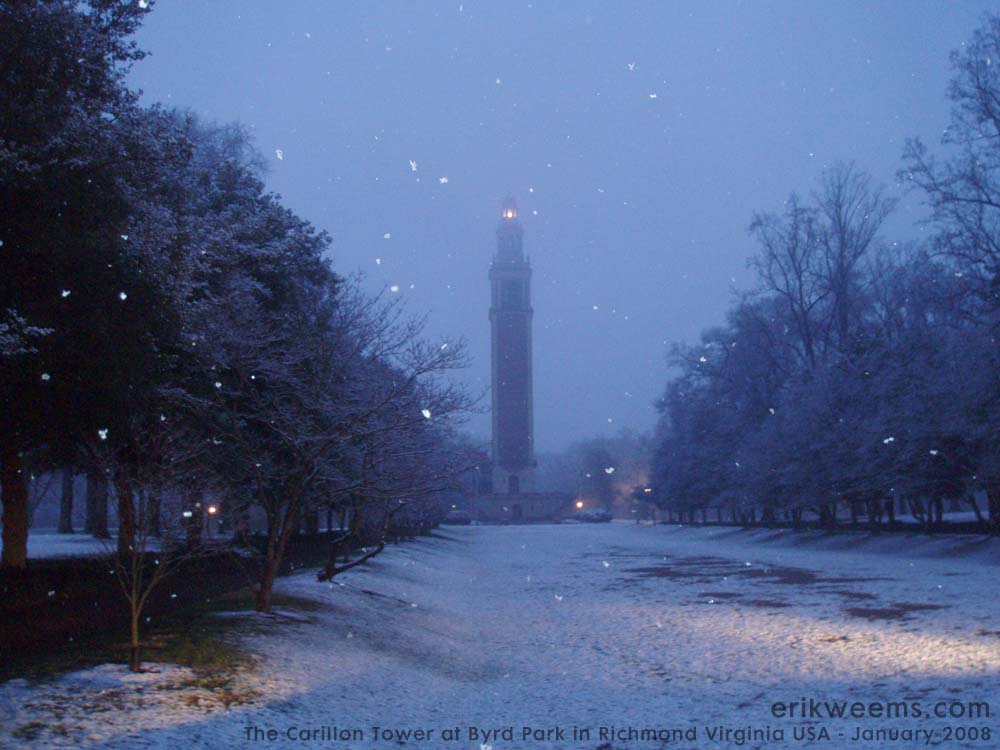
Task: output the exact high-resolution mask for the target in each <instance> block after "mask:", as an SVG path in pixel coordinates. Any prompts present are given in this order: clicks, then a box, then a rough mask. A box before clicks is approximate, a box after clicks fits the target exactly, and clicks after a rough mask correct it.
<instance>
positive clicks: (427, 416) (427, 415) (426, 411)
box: [420, 409, 431, 419]
mask: <svg viewBox="0 0 1000 750" xmlns="http://www.w3.org/2000/svg"><path fill="white" fill-rule="evenodd" d="M420 413H421V414H423V415H424V419H430V418H431V410H430V409H421V410H420Z"/></svg>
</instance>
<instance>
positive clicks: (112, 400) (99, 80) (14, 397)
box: [0, 0, 471, 610]
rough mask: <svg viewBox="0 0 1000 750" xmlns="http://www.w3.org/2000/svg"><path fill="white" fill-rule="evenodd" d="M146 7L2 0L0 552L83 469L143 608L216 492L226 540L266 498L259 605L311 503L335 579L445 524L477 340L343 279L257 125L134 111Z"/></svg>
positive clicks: (10, 548)
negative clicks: (32, 508)
mask: <svg viewBox="0 0 1000 750" xmlns="http://www.w3.org/2000/svg"><path fill="white" fill-rule="evenodd" d="M147 12H149V4H147V3H136V2H134V0H88V2H86V3H83V2H77V1H76V0H30V1H26V2H17V3H3V4H0V404H2V408H0V492H2V502H3V518H2V521H3V551H2V564H3V566H4V568H6V569H7V570H8V571H12V570H16V569H19V568H23V567H24V566H25V565H26V544H27V539H28V526H29V524H28V511H29V494H30V479H31V477H33V476H37V475H40V474H41V473H43V472H51V471H57V470H67V473H68V474H69V475H70V476H71V474H72V472H73V471H76V472H79V473H86V474H87V475H88V503H91V502H93V503H95V505H97V506H99V505H100V504H101V503H102V502H103V503H104V504H106V503H107V494H108V492H107V488H108V487H109V486H110V488H111V490H112V494H113V503H114V507H115V511H116V516H117V522H118V527H117V538H116V539H115V540H114V546H115V548H116V549H115V556H116V559H117V563H116V564H117V565H118V571H119V573H120V575H121V577H122V580H123V581H125V582H126V583H127V584H128V586H131V587H132V589H131V590H133V593H135V592H137V593H135V597H136V598H142V595H143V591H144V590H145V589H144V586H148V584H149V582H150V581H151V580H153V579H154V578H155V575H154V572H155V571H150V570H148V569H147V568H148V565H147V562H146V557H147V555H146V554H145V553H146V552H148V551H149V549H154V548H155V549H156V550H157V555H156V558H157V559H156V561H155V565H157V566H162V567H161V568H160V569H161V570H164V569H166V567H167V565H166V561H167V558H168V550H169V549H176V550H183V549H188V548H189V547H190V546H192V544H193V543H194V542H196V541H197V538H198V535H199V530H200V528H201V525H200V524H201V519H202V516H203V514H204V513H206V512H209V511H208V509H209V507H210V506H211V507H212V508H213V509H215V510H217V511H218V512H219V513H220V514H225V516H226V518H227V519H229V521H230V524H231V527H232V528H236V529H239V528H240V527H241V525H242V524H245V522H246V514H247V513H248V512H249V511H250V510H251V509H256V512H257V513H258V514H259V515H260V516H261V517H262V518H263V524H264V527H265V532H264V537H263V540H262V544H261V551H260V557H259V576H258V583H257V596H258V599H257V606H258V608H259V609H261V610H267V609H269V607H270V595H271V587H272V584H273V582H274V578H275V576H276V574H277V571H278V568H279V566H280V564H281V559H282V556H283V554H284V551H285V549H286V547H287V545H288V543H289V539H290V537H292V536H293V535H294V534H296V533H297V532H298V531H299V530H300V529H306V530H311V531H317V530H318V529H319V528H320V525H321V518H322V516H324V515H325V517H326V520H327V523H326V527H327V529H330V528H332V527H333V526H334V525H336V526H337V527H338V528H340V529H341V531H342V533H341V534H340V535H339V536H338V537H337V539H336V540H335V542H336V545H335V548H334V549H333V550H332V553H331V556H330V562H329V564H328V565H327V566H326V567H325V568H324V569H323V570H322V572H321V574H320V577H321V578H323V579H329V578H330V577H332V576H334V575H336V574H337V573H339V572H341V571H342V570H343V569H345V568H346V567H349V566H350V565H352V564H354V563H350V562H345V560H344V558H345V556H346V555H347V554H349V552H350V550H351V549H352V548H353V547H354V546H357V544H358V543H363V544H366V545H369V546H370V549H369V550H368V551H367V553H366V554H373V553H375V552H377V551H378V550H380V549H381V545H383V544H384V541H385V539H386V534H387V533H388V531H389V530H390V529H391V528H392V527H393V526H397V527H398V526H403V527H417V526H426V525H428V524H432V523H434V522H435V521H436V520H437V519H438V518H439V517H440V515H441V514H442V513H443V512H444V511H443V504H442V497H443V494H442V493H444V492H446V491H448V490H449V489H450V488H451V487H452V485H453V477H454V476H455V474H456V472H457V471H459V470H460V469H462V468H465V466H466V463H467V462H468V459H467V454H468V451H467V450H466V448H465V447H464V443H463V442H462V441H461V440H460V439H459V438H458V437H457V436H456V433H455V431H454V430H455V425H456V424H457V422H458V421H459V420H460V419H461V418H462V415H463V414H464V413H465V412H466V411H467V410H468V409H469V407H470V405H471V400H470V397H469V396H468V395H467V394H466V393H465V392H464V391H463V390H461V389H459V388H457V387H456V386H454V385H453V384H452V383H451V381H450V379H449V375H450V373H451V372H452V371H453V370H455V369H456V368H460V367H463V366H464V364H465V354H464V350H463V346H462V342H461V341H433V342H432V341H430V340H429V339H428V338H427V337H426V336H425V335H424V321H423V319H420V318H416V319H414V318H413V317H411V316H409V315H408V314H407V313H406V312H405V311H404V310H403V309H402V308H401V307H400V305H399V303H398V298H396V297H391V296H389V297H385V296H379V295H374V296H372V295H369V294H366V293H365V292H363V291H362V288H361V281H360V279H358V278H346V277H344V276H342V275H340V274H338V273H336V272H335V271H334V270H333V268H332V266H331V263H330V261H329V259H328V251H329V249H330V239H329V237H328V236H327V235H326V234H325V233H324V232H322V231H318V230H317V229H316V228H315V227H313V226H312V225H311V224H310V223H309V222H307V221H305V220H303V219H302V218H300V217H299V216H296V215H295V214H294V213H293V212H292V211H290V210H289V209H288V208H287V207H286V206H284V205H283V204H282V202H281V200H280V197H279V196H277V195H274V194H273V193H270V192H268V191H267V190H266V188H265V185H264V182H263V179H262V160H261V159H260V157H259V156H258V155H257V154H256V152H255V151H254V149H253V147H252V144H251V141H250V138H249V137H248V135H247V132H246V131H245V129H243V128H242V127H240V126H239V125H216V124H211V123H206V122H201V121H199V119H198V118H197V117H195V116H194V115H192V114H190V113H187V112H183V111H178V110H172V109H166V108H163V107H160V106H143V105H141V104H140V102H139V93H138V92H136V91H135V90H133V89H131V88H129V86H128V85H127V83H126V80H125V78H126V74H127V73H128V71H129V69H130V66H132V65H133V64H134V63H136V62H137V61H139V60H141V59H142V57H143V54H144V53H143V52H142V50H140V49H139V48H138V47H137V46H136V43H135V41H134V39H133V35H134V33H135V31H136V29H137V28H138V26H139V25H140V23H141V22H142V19H143V17H144V16H145V14H146V13H147ZM91 488H93V493H92V492H91ZM102 493H103V494H102ZM92 494H93V497H91V495H92ZM95 498H96V499H95ZM216 505H218V508H216ZM100 515H101V514H100V512H99V510H98V509H97V508H94V515H93V517H91V514H89V513H88V517H89V518H91V522H92V526H93V528H91V529H90V530H92V531H95V532H98V533H100V532H101V531H102V529H101V528H99V527H100V525H101V524H102V520H101V518H100ZM103 523H106V521H103ZM64 530H66V529H64ZM243 531H246V529H245V527H244V528H243ZM150 538H155V539H156V542H155V547H154V546H150V547H147V546H146V540H147V539H150ZM355 562H356V561H355ZM136 579H138V580H139V584H140V585H139V586H138V588H136V586H135V582H136Z"/></svg>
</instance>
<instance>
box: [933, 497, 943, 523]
mask: <svg viewBox="0 0 1000 750" xmlns="http://www.w3.org/2000/svg"><path fill="white" fill-rule="evenodd" d="M932 510H933V512H934V523H933V529H934V530H937V531H940V530H941V523H942V522H943V521H944V499H943V498H942V497H941V496H940V495H939V496H938V497H935V498H934V504H933V506H932Z"/></svg>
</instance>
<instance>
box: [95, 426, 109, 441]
mask: <svg viewBox="0 0 1000 750" xmlns="http://www.w3.org/2000/svg"><path fill="white" fill-rule="evenodd" d="M97 437H99V438H100V439H101V440H107V439H108V430H107V428H105V429H103V430H98V431H97Z"/></svg>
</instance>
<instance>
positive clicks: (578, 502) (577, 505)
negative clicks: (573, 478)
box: [576, 500, 583, 509]
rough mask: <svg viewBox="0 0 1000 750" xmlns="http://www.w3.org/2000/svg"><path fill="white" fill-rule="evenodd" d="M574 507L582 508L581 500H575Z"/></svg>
mask: <svg viewBox="0 0 1000 750" xmlns="http://www.w3.org/2000/svg"><path fill="white" fill-rule="evenodd" d="M576 507H577V509H579V508H582V507H583V500H577V501H576Z"/></svg>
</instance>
